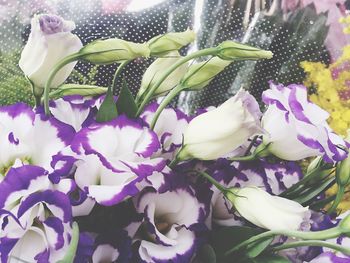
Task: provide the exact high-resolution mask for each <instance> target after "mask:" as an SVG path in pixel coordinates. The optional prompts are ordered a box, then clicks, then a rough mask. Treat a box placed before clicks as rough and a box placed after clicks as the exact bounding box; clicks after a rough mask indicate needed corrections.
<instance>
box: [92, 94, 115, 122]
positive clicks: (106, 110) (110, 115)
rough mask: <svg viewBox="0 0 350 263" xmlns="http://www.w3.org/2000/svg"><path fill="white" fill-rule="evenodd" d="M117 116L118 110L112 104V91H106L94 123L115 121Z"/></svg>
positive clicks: (113, 103)
mask: <svg viewBox="0 0 350 263" xmlns="http://www.w3.org/2000/svg"><path fill="white" fill-rule="evenodd" d="M117 116H118V110H117V107H116V105H115V102H114V96H113V93H112V90H111V89H108V91H107V94H106V97H105V99H104V101H103V102H102V104H101V106H100V109H99V110H98V112H97V114H96V121H97V122H107V121H111V120H113V119H115V118H116V117H117Z"/></svg>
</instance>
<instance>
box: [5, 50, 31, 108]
mask: <svg viewBox="0 0 350 263" xmlns="http://www.w3.org/2000/svg"><path fill="white" fill-rule="evenodd" d="M19 58H20V55H19V53H18V52H14V53H11V54H6V55H5V54H0V106H3V105H9V104H14V103H16V102H24V103H27V104H29V105H34V97H33V95H32V87H31V85H30V83H29V82H28V81H27V80H26V78H25V76H24V75H23V73H22V71H21V69H20V68H19V67H18V61H19Z"/></svg>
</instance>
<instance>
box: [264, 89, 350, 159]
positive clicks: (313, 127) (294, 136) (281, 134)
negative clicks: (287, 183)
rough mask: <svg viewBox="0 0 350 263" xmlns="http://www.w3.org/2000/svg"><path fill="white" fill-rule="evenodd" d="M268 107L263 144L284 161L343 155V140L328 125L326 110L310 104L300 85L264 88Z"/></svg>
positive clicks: (305, 91) (304, 90)
mask: <svg viewBox="0 0 350 263" xmlns="http://www.w3.org/2000/svg"><path fill="white" fill-rule="evenodd" d="M263 101H264V103H265V104H266V105H268V109H267V111H266V112H265V114H264V116H263V117H262V127H263V129H264V130H265V131H266V132H267V135H265V136H264V144H265V145H267V144H269V146H268V151H269V152H270V153H272V154H274V155H276V156H277V157H279V158H281V159H285V160H290V161H296V160H301V159H303V158H306V157H311V156H323V159H324V160H325V161H327V162H333V161H341V160H343V159H345V158H346V152H345V151H344V150H343V149H341V148H342V147H344V146H345V142H344V140H343V139H342V138H341V137H340V136H338V135H336V134H335V133H333V131H332V130H331V129H330V127H329V126H328V124H327V119H328V117H329V114H328V112H326V111H324V110H323V109H321V108H320V107H318V106H317V105H315V104H313V103H311V102H310V101H309V100H308V98H307V90H306V88H305V87H304V86H302V85H294V84H293V85H289V86H287V87H283V86H282V85H275V84H273V83H270V89H269V90H266V91H264V93H263Z"/></svg>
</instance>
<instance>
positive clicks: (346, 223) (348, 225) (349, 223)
mask: <svg viewBox="0 0 350 263" xmlns="http://www.w3.org/2000/svg"><path fill="white" fill-rule="evenodd" d="M338 227H339V228H340V230H341V232H342V233H343V234H345V235H347V236H348V237H350V214H349V215H347V216H346V217H344V218H343V219H342V220H341V221H340V223H339V225H338Z"/></svg>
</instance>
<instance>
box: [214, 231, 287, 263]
mask: <svg viewBox="0 0 350 263" xmlns="http://www.w3.org/2000/svg"><path fill="white" fill-rule="evenodd" d="M261 232H262V231H261V230H260V229H257V228H251V227H247V226H232V227H220V228H218V229H214V230H213V231H212V232H211V239H210V241H211V245H212V247H213V249H214V251H215V254H216V259H217V262H220V263H232V262H235V263H263V262H264V263H267V262H273V263H286V262H289V261H288V260H286V259H285V258H283V257H280V256H276V255H274V254H271V253H268V252H267V249H268V247H269V245H270V244H271V242H272V240H273V237H268V238H266V239H262V240H259V241H257V242H254V243H251V244H249V245H248V246H247V247H245V248H242V250H240V251H237V252H234V253H231V254H230V255H228V256H226V255H225V253H226V252H227V251H229V250H230V249H231V248H233V247H235V246H237V245H239V244H240V243H242V242H244V241H245V240H247V239H249V238H251V237H253V236H255V235H258V234H260V233H261ZM267 260H268V261H267ZM208 262H209V261H208Z"/></svg>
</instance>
